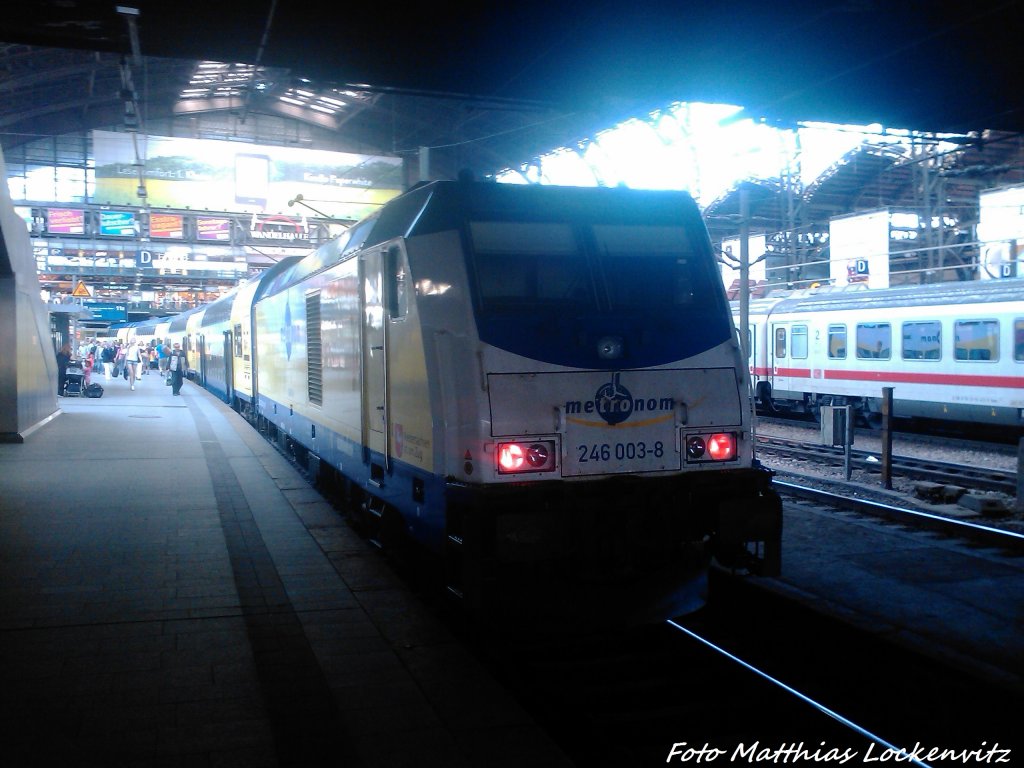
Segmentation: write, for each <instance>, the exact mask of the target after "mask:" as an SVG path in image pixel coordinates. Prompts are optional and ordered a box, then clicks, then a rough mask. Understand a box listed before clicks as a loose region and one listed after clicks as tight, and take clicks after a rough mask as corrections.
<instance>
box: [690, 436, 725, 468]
mask: <svg viewBox="0 0 1024 768" xmlns="http://www.w3.org/2000/svg"><path fill="white" fill-rule="evenodd" d="M736 445H737V439H736V433H735V432H716V433H715V434H711V435H690V436H689V437H687V438H686V460H687V461H688V462H690V463H698V462H700V463H705V462H711V461H731V460H733V459H735V458H736Z"/></svg>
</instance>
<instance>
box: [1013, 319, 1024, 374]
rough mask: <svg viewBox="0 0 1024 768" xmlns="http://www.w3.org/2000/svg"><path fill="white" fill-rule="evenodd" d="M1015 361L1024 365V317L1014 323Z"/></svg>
mask: <svg viewBox="0 0 1024 768" xmlns="http://www.w3.org/2000/svg"><path fill="white" fill-rule="evenodd" d="M1013 359H1014V360H1016V361H1017V362H1018V363H1024V317H1018V318H1017V319H1016V320H1014V321H1013Z"/></svg>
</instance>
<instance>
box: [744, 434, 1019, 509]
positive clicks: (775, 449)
mask: <svg viewBox="0 0 1024 768" xmlns="http://www.w3.org/2000/svg"><path fill="white" fill-rule="evenodd" d="M756 439H757V448H758V451H759V452H760V453H769V454H771V455H775V456H785V457H787V458H792V459H798V460H801V461H808V462H816V463H826V464H828V465H830V466H839V467H841V466H843V462H844V452H843V449H842V448H841V447H833V446H827V445H820V444H817V443H813V442H807V441H802V440H794V439H791V438H784V437H775V436H771V435H761V434H759V435H757V438H756ZM850 463H851V466H852V467H853V468H854V469H859V470H862V471H866V472H876V473H881V470H882V463H881V454H879V453H876V452H873V451H863V450H858V449H853V450H851V454H850ZM892 471H893V474H894V475H902V476H904V477H907V478H911V479H914V480H926V481H929V482H934V483H942V484H950V485H959V486H962V487H965V488H968V489H973V490H979V491H995V492H998V493H1005V494H1008V495H1011V496H1012V495H1013V494H1015V493H1016V490H1017V474H1016V473H1015V472H1010V471H1007V470H1001V469H993V468H987V467H975V466H967V465H964V464H956V463H953V462H944V461H936V460H934V459H922V458H914V457H909V456H894V457H893V459H892Z"/></svg>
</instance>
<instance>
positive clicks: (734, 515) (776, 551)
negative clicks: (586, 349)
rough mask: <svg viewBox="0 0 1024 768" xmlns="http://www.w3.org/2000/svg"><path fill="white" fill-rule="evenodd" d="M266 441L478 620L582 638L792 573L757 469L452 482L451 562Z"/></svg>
mask: <svg viewBox="0 0 1024 768" xmlns="http://www.w3.org/2000/svg"><path fill="white" fill-rule="evenodd" d="M257 427H259V428H260V429H261V431H263V432H264V433H265V434H266V436H267V437H268V439H270V440H272V441H274V442H276V443H277V444H278V445H279V447H280V448H281V449H282V450H283V451H284V452H286V453H288V454H290V455H292V456H293V457H294V458H295V459H296V461H297V462H298V463H299V464H300V465H302V466H304V467H305V468H306V469H307V470H308V472H309V475H310V478H311V479H312V480H313V481H315V482H316V483H317V485H318V486H319V487H320V488H321V489H322V490H323V491H324V492H325V494H326V495H327V496H328V498H330V499H331V500H332V501H333V502H334V503H335V504H336V505H337V506H338V507H339V509H341V510H342V511H343V513H344V514H345V516H346V517H347V519H348V520H349V521H350V523H351V524H352V525H353V527H354V528H356V529H357V530H358V531H359V532H360V533H361V534H363V535H364V537H365V538H366V539H368V540H369V541H371V542H372V543H373V544H375V545H378V546H379V547H381V548H382V549H384V550H386V551H389V552H393V553H398V554H400V555H401V557H402V558H403V559H406V558H411V561H412V562H415V567H416V568H417V569H419V570H421V572H422V573H424V574H426V576H427V578H429V579H436V581H437V586H438V587H440V588H442V589H444V590H446V591H447V593H448V594H449V595H450V596H452V597H453V598H454V599H455V600H456V601H457V602H458V603H459V605H460V606H461V608H462V610H464V611H465V612H466V613H467V614H470V615H472V616H474V617H475V618H476V619H478V620H481V621H485V622H488V623H491V622H494V621H496V620H497V621H514V620H516V619H515V618H514V617H518V620H522V618H523V617H529V618H530V619H531V620H534V621H538V622H543V623H544V626H545V628H547V629H552V628H557V627H556V626H555V622H556V621H560V620H564V621H565V622H567V623H568V624H569V625H570V626H571V627H572V628H573V629H579V628H580V627H581V626H583V625H584V624H585V623H586V622H588V621H595V622H596V623H601V622H602V621H607V622H610V623H615V624H623V623H624V624H633V625H636V624H648V623H653V622H657V621H661V620H664V619H666V618H669V617H671V616H678V615H682V614H685V613H688V612H692V611H694V610H697V609H698V608H700V607H701V606H702V605H704V603H705V602H706V599H707V591H706V584H707V571H708V567H709V564H710V562H711V560H712V559H714V560H715V561H716V562H717V563H718V564H720V565H721V566H724V567H727V568H730V569H737V570H745V571H749V572H752V573H757V574H761V575H777V574H778V573H779V572H780V571H781V536H782V504H781V500H780V499H779V496H778V494H777V493H776V492H775V491H774V489H773V488H772V487H771V477H772V473H771V472H770V471H769V470H767V469H765V468H763V467H761V466H759V465H757V466H754V467H751V468H737V469H732V470H724V471H717V472H702V473H692V474H688V475H683V476H674V477H663V478H654V477H641V476H635V475H630V476H622V477H616V478H608V479H604V480H600V481H594V482H586V481H583V482H562V481H549V482H540V483H521V484H519V483H517V484H502V485H468V484H461V483H458V482H454V481H449V482H448V483H446V485H445V496H446V498H445V500H444V515H445V530H444V532H443V533H444V543H443V545H442V550H443V551H441V552H431V551H426V550H424V548H423V546H422V543H417V542H414V541H411V540H410V538H409V536H408V530H409V527H408V526H407V525H406V523H405V521H404V520H403V519H402V512H401V511H400V510H399V509H398V508H397V507H395V506H394V505H392V504H391V503H389V502H388V501H387V500H385V499H384V498H381V497H380V496H378V495H375V494H374V493H373V488H372V487H367V485H366V484H364V483H360V482H357V481H355V480H353V479H352V478H349V477H346V476H344V475H342V474H341V473H340V472H338V471H337V470H336V469H334V468H333V467H331V466H330V465H329V464H328V463H327V462H322V461H321V460H320V458H319V457H317V456H316V455H315V454H313V453H311V452H309V451H308V450H307V449H306V448H305V447H304V446H302V445H301V444H299V443H298V442H296V441H294V440H292V438H291V437H290V436H289V435H287V434H285V433H284V432H282V431H281V430H278V429H277V428H276V427H275V426H274V425H273V423H272V422H269V421H266V420H263V419H258V420H257Z"/></svg>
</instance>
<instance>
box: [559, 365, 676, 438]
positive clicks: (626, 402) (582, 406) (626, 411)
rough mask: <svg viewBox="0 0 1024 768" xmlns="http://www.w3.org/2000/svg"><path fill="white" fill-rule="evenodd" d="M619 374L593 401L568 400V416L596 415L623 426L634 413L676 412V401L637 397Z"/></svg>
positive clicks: (669, 398) (566, 411)
mask: <svg viewBox="0 0 1024 768" xmlns="http://www.w3.org/2000/svg"><path fill="white" fill-rule="evenodd" d="M619 376H620V374H619V372H618V371H616V372H615V373H613V374H612V380H611V381H610V382H608V383H606V384H602V385H601V387H600V388H599V389H598V390H597V392H596V393H595V394H594V399H593V400H567V401H566V403H565V413H566V415H567V416H571V415H573V414H581V413H596V414H597V415H598V416H600V417H601V418H602V419H604V420H605V421H606V422H607V423H608V424H611V425H613V426H614V425H615V424H621V423H622V422H624V421H626V419H628V418H629V417H630V416H632V415H633V414H634V413H641V412H644V413H650V412H658V411H661V412H664V411H671V410H674V409H675V407H676V401H675V399H674V398H671V397H662V398H657V397H649V398H643V397H636V398H634V397H633V395H632V394H631V393H630V391H629V390H628V389H626V387H624V386H623V385H622V383H621V382H620V381H619Z"/></svg>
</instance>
